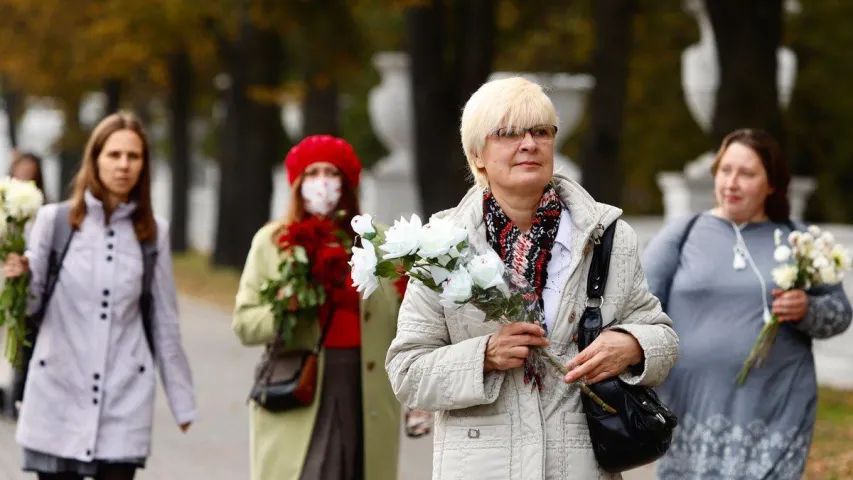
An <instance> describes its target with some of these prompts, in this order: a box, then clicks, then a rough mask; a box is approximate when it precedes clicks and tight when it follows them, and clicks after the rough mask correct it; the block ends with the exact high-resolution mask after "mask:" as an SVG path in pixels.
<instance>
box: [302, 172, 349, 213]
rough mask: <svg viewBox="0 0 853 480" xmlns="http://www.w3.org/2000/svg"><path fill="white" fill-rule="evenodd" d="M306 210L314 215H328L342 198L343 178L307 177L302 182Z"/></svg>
mask: <svg viewBox="0 0 853 480" xmlns="http://www.w3.org/2000/svg"><path fill="white" fill-rule="evenodd" d="M302 199H303V200H305V210H306V211H307V212H308V213H310V214H312V215H328V214H330V213H332V210H334V209H335V207H336V206H337V205H338V200H340V199H341V179H340V178H333V177H314V178H306V179H305V181H303V182H302Z"/></svg>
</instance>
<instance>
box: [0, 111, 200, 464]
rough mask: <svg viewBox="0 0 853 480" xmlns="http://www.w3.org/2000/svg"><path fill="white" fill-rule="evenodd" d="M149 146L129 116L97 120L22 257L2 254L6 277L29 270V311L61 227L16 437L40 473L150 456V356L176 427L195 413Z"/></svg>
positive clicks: (35, 307) (37, 300)
mask: <svg viewBox="0 0 853 480" xmlns="http://www.w3.org/2000/svg"><path fill="white" fill-rule="evenodd" d="M149 152H150V150H149V148H148V144H147V142H146V138H145V134H144V132H143V130H142V126H141V125H140V123H139V122H138V121H137V120H136V119H135V118H134V117H132V116H131V115H129V114H126V113H118V114H114V115H111V116H109V117H107V118H106V119H104V120H103V121H102V122H101V123H100V124H99V125H98V126H97V128H96V129H95V131H94V132H93V134H92V137H91V138H90V139H89V143H88V145H87V147H86V152H85V154H84V157H83V162H82V167H81V169H80V171H79V172H78V173H77V177H76V180H75V189H74V193H73V194H72V198H71V200H70V201H69V202H67V203H63V204H54V205H47V206H45V207H43V208H42V209H41V210H40V211H39V213H38V215H37V216H36V219H35V221H34V223H33V228H32V231H31V234H30V238H29V244H28V248H27V253H26V255H25V256H23V257H20V256H10V258H9V259H8V260H7V262H6V264H5V265H4V274H5V276H6V277H7V278H8V277H13V276H19V275H21V274H23V273H25V272H26V271H27V270H29V272H30V274H31V276H30V293H31V294H32V300H31V302H30V305H29V310H30V312H37V311H39V309H40V307H41V306H42V299H43V297H44V296H45V292H46V290H47V289H46V284H47V281H48V273H49V270H48V269H49V263H50V257H51V255H52V250H53V251H54V252H56V251H57V250H58V249H57V248H56V241H55V239H54V235H55V234H59V233H60V232H62V231H68V230H69V229H68V228H67V227H68V225H70V227H71V231H72V232H73V233H72V234H71V236H70V243H67V253H66V254H65V256H64V257H62V261H61V268H60V270H59V273H58V280H57V282H56V284H55V289H54V290H53V293H52V296H50V298H49V299H48V300H47V303H46V305H44V307H45V310H44V315H43V317H42V322H41V325H40V329H39V333H38V337H37V340H36V344H35V350H34V352H33V356H32V360H31V361H30V364H29V366H30V368H29V376H28V378H27V382H26V386H25V393H24V402H23V405H22V408H21V412H20V418H19V420H18V430H17V436H16V438H17V441H18V443H19V444H20V445H21V446H22V447H23V449H24V462H23V463H24V464H23V468H24V470H25V471H32V472H37V473H38V477H39V479H40V480H66V479H67V480H72V479H82V478H84V477H93V478H95V479H97V480H131V479H132V478H133V477H134V475H135V471H136V469H137V468H139V467H143V466H144V464H145V460H146V458H147V457H148V454H149V448H150V441H151V425H152V417H153V415H154V391H155V375H154V365H155V363H156V366H157V368H158V369H159V371H160V377H161V379H162V383H163V386H164V389H165V391H166V395H167V397H168V400H169V406H170V407H171V410H172V414H173V416H174V418H175V421H176V422H177V424H178V425H179V426H180V428H181V430H183V431H186V430H187V429H188V428H189V426H190V424H191V423H192V421H193V420H194V419H195V418H196V405H195V398H194V395H193V387H192V378H191V375H190V369H189V364H188V362H187V358H186V355H185V353H184V350H183V347H182V346H181V338H180V330H179V326H178V310H177V299H176V294H175V285H174V280H173V277H172V262H171V256H170V252H169V231H168V225H167V223H166V222H164V221H162V220H160V219H155V217H154V215H153V211H152V207H151V167H150V156H149ZM64 222H67V223H64ZM155 249H156V250H155ZM143 251H145V252H149V254H150V253H151V252H156V253H155V255H156V260H155V261H148V262H147V264H148V265H149V268H148V269H147V270H148V271H149V272H150V273H152V274H153V279H152V280H151V282H150V283H149V285H150V296H149V295H143V285H144V284H145V283H144V282H143V272H145V271H146V266H145V265H146V261H144V258H143ZM59 257H61V255H59ZM145 258H153V255H151V256H150V257H145ZM143 307H145V310H147V311H148V312H150V315H145V314H143ZM144 319H148V321H144ZM144 324H146V325H148V327H146V326H144ZM149 334H150V339H149V337H148V335H149Z"/></svg>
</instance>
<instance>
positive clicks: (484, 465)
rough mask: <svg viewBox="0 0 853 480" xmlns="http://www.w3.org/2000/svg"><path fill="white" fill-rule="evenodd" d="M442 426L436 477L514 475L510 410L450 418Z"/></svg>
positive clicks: (501, 479)
mask: <svg viewBox="0 0 853 480" xmlns="http://www.w3.org/2000/svg"><path fill="white" fill-rule="evenodd" d="M441 427H442V428H441V430H443V431H442V432H441V433H440V434H439V435H440V436H439V438H441V441H440V442H436V447H437V448H436V450H437V453H438V456H437V458H436V462H435V465H434V468H435V469H436V471H437V472H438V476H437V477H436V478H437V479H439V480H441V479H444V480H449V479H457V478H476V479H478V480H507V479H509V478H512V477H511V465H512V462H511V461H512V418H511V417H510V415H509V414H508V413H501V414H497V415H488V416H482V417H447V419H446V421H445V422H444V424H443V425H442V426H441ZM437 433H438V432H437Z"/></svg>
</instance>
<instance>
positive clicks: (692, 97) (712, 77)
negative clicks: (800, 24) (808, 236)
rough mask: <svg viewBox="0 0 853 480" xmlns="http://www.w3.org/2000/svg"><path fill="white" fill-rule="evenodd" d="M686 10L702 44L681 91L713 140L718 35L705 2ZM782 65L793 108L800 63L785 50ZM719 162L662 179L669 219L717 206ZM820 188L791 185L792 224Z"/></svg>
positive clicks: (783, 96) (784, 93) (697, 0)
mask: <svg viewBox="0 0 853 480" xmlns="http://www.w3.org/2000/svg"><path fill="white" fill-rule="evenodd" d="M684 9H685V10H686V11H687V12H688V13H689V14H690V15H691V16H693V17H694V18H695V20H696V22H697V24H698V27H699V41H698V42H696V43H694V44H693V45H690V46H688V47H687V48H686V49H685V50H684V53H683V54H682V56H681V86H682V90H683V92H684V101H685V103H686V104H687V109H688V110H689V111H690V114H691V115H692V116H693V119H694V120H695V121H696V123H697V124H698V125H699V127H700V128H701V129H702V131H704V132H705V133H706V134H708V133H710V132H711V128H712V122H713V116H714V108H715V107H716V97H717V89H718V87H719V84H720V71H719V63H718V57H717V47H716V43H715V39H714V29H713V27H712V25H711V20H710V18H709V17H708V12H707V11H706V9H705V3H704V0H685V1H684ZM785 9H786V11H787V12H788V13H792V14H796V13H799V10H800V4H799V1H798V0H786V2H785ZM777 60H778V71H777V75H776V78H777V82H778V89H779V104H780V105H781V107H782V108H787V107H788V105H789V104H790V101H791V93H792V92H793V89H794V84H795V82H796V76H797V57H796V55H795V54H794V52H793V51H792V50H791V49H790V48H788V47H785V46H780V47H779V49H778V51H777ZM713 161H714V152H711V151H708V152H705V153H702V154H700V155H699V156H698V157H697V158H696V159H695V160H693V161H691V162H689V163H687V165H686V166H685V167H684V170H683V171H680V172H660V173H658V175H657V183H658V186H659V187H660V189H661V192H662V193H663V204H664V217H665V218H676V217H679V216H683V215H687V214H689V213H691V212H699V211H702V210H707V209H709V208H712V207H713V206H714V204H715V200H714V181H713V178H712V176H711V171H710V169H711V165H712V164H713ZM816 187H817V182H816V180H815V179H813V178H809V177H793V178H792V179H791V185H790V187H789V189H788V197H789V199H790V201H791V217H792V218H794V219H800V218H802V216H803V212H804V210H805V207H806V202H807V200H808V198H809V196H810V195H811V194H812V193H813V192H814V190H815V188H816Z"/></svg>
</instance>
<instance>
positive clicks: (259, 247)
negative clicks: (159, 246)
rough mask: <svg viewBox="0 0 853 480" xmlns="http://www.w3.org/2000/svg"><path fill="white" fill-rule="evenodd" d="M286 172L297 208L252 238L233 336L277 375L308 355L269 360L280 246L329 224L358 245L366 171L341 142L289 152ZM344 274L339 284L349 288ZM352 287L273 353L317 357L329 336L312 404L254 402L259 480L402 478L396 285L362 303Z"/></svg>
mask: <svg viewBox="0 0 853 480" xmlns="http://www.w3.org/2000/svg"><path fill="white" fill-rule="evenodd" d="M285 167H286V169H287V178H288V181H289V182H290V185H291V187H292V192H291V199H290V208H289V210H288V212H287V214H286V217H285V218H284V219H282V220H281V221H276V222H272V223H270V224H268V225H266V226H264V227H263V228H261V229H260V231H258V233H257V234H256V235H255V238H254V240H253V242H252V247H251V250H250V251H249V256H248V259H247V260H246V266H245V269H244V270H243V275H242V278H241V280H240V288H239V291H238V292H237V301H236V307H235V310H234V320H233V324H232V328H233V330H234V333H235V334H236V335H237V337H238V338H239V339H240V341H241V342H243V344H244V345H263V344H266V345H267V349H266V355H265V358H264V359H263V360H264V361H263V362H262V363H263V364H269V363H270V362H274V364H275V368H276V371H289V372H294V371H297V370H298V369H299V366H300V365H301V363H302V357H301V355H298V354H291V355H287V354H286V353H285V354H278V353H274V354H273V355H270V351H271V348H272V346H273V344H274V341H279V342H280V341H281V340H280V339H279V338H280V337H278V336H277V335H276V328H275V322H274V317H273V313H272V311H271V309H270V307H269V305H266V304H264V303H263V302H262V301H261V300H260V292H261V291H262V290H263V288H264V284H265V283H266V282H267V281H269V280H274V279H276V278H277V277H278V276H279V272H278V265H279V262H280V261H281V253H280V249H279V247H278V239H279V238H280V237H281V234H282V232H283V231H285V232H286V231H287V229H288V226H292V225H294V224H296V223H297V222H302V221H304V220H306V219H309V218H312V217H326V218H330V219H334V221H335V222H336V224H337V228H338V229H339V230H340V231H342V232H345V233H346V234H347V235H348V236H349V237H350V238H354V237H355V234H354V232H353V230H352V227H351V226H350V221H351V219H352V217H354V216H355V215H358V214H359V207H358V196H357V193H356V188H357V187H358V183H359V175H360V174H361V163H360V162H359V160H358V157H356V155H355V152H354V151H353V148H352V146H350V145H349V144H348V143H347V142H345V141H344V140H342V139H340V138H335V137H332V136H329V135H315V136H311V137H307V138H305V139H304V140H302V141H301V142H300V143H299V144H297V145H296V146H295V147H293V149H291V150H290V152H289V153H288V155H287V158H286V159H285ZM341 213H342V214H341ZM346 269H347V271H343V272H341V273H342V274H341V277H342V278H345V279H347V280H349V278H350V275H349V272H348V267H346ZM350 284H351V282H350V281H347V282H346V283H345V284H344V286H343V287H341V288H340V289H338V290H337V291H334V292H332V293H331V294H330V295H328V296H327V298H328V300H327V302H326V304H324V305H323V307H322V308H321V309H320V314H319V315H318V316H319V318H318V319H317V320H316V321H311V322H303V323H297V325H296V326H295V327H294V329H293V334H292V336H291V340H290V341H289V343H288V344H286V345H284V344H282V343H279V345H278V346H279V348H278V349H277V350H276V352H278V351H284V352H296V351H304V350H311V349H312V348H314V346H315V345H316V344H317V342H318V341H319V339H320V338H321V335H322V332H323V330H324V328H326V327H327V329H328V331H327V334H326V337H325V340H324V341H323V344H322V345H323V346H322V349H321V350H320V361H319V371H318V373H317V393H316V395H315V397H314V401H313V402H311V403H310V405H307V406H300V407H297V408H294V409H291V410H287V411H283V412H273V411H269V410H268V409H266V408H264V407H263V406H262V405H260V404H259V403H257V402H254V401H253V402H250V410H251V412H250V419H251V421H250V424H251V442H250V450H251V479H252V480H298V479H304V480H326V479H329V480H331V479H334V480H365V479H370V480H396V479H397V452H398V447H399V445H398V443H399V437H400V433H399V432H400V417H401V416H400V406H399V403H398V402H397V400H396V398H395V397H394V393H393V391H392V390H391V385H390V383H389V381H388V377H387V376H386V375H385V371H384V369H383V368H382V366H383V365H384V361H385V354H386V352H387V351H388V347H389V345H390V344H391V340H392V339H393V338H394V336H395V333H396V319H397V309H398V299H397V297H396V295H397V294H396V290H395V289H394V288H393V287H392V286H391V285H390V284H389V285H384V286H383V288H382V289H380V290H379V291H377V292H376V293H375V294H374V295H371V296H370V298H368V299H367V300H361V299H360V298H359V295H358V293H357V292H356V290H355V288H353V287H352V286H351V285H350ZM294 308H298V307H297V306H296V305H294ZM330 311H331V312H333V313H332V314H331V317H330V318H331V320H329V321H327V320H326V318H327V317H328V312H330ZM321 319H322V320H321ZM282 347H283V348H282ZM271 359H273V360H271ZM256 381H257V379H256Z"/></svg>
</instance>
